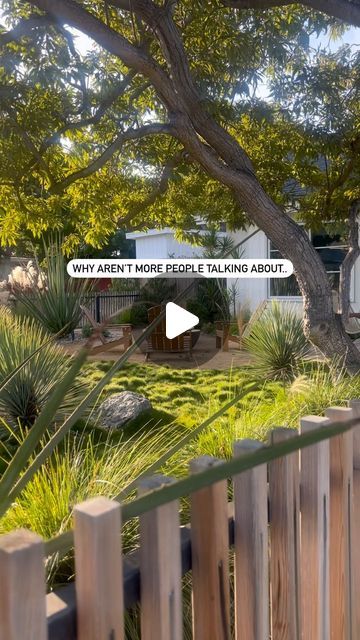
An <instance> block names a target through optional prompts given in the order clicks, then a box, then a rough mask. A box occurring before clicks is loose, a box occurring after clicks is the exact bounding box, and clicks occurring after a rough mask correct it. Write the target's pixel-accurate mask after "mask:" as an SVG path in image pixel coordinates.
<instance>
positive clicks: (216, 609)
mask: <svg viewBox="0 0 360 640" xmlns="http://www.w3.org/2000/svg"><path fill="white" fill-rule="evenodd" d="M214 464H219V460H216V459H215V458H211V457H210V456H203V457H201V458H198V459H196V460H192V461H191V463H190V470H191V471H192V473H198V472H200V471H203V470H205V469H208V468H209V467H211V466H213V465H214ZM190 502H191V546H192V579H193V635H194V640H209V638H211V639H212V640H230V587H229V556H228V554H229V533H228V512H227V509H228V505H227V482H226V481H222V482H218V483H216V484H214V485H212V486H210V487H206V488H205V489H201V490H200V491H196V492H195V493H193V494H192V495H191V498H190Z"/></svg>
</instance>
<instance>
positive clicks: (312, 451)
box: [300, 416, 330, 640]
mask: <svg viewBox="0 0 360 640" xmlns="http://www.w3.org/2000/svg"><path fill="white" fill-rule="evenodd" d="M328 424H329V419H328V418H321V417H318V416H306V417H304V418H302V419H301V420H300V431H301V433H308V432H309V431H313V430H314V429H319V428H320V427H322V426H326V425H328ZM300 456H301V481H300V487H301V492H300V496H301V500H300V509H301V597H302V598H301V599H302V610H301V611H302V633H303V640H314V638H317V639H318V640H328V639H329V637H330V584H329V579H330V578H329V550H330V549H329V538H330V504H329V502H330V446H329V441H328V440H326V441H324V442H320V443H319V444H316V445H313V446H311V447H306V448H305V449H303V450H302V451H301V453H300Z"/></svg>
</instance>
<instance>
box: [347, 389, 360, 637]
mask: <svg viewBox="0 0 360 640" xmlns="http://www.w3.org/2000/svg"><path fill="white" fill-rule="evenodd" d="M349 407H350V409H352V411H353V417H354V418H359V419H360V399H354V400H350V402H349ZM353 491H354V504H353V545H352V556H351V557H352V566H353V569H352V574H353V579H354V582H353V587H354V596H353V600H354V603H355V606H354V608H353V611H354V620H353V623H354V638H355V639H356V638H360V606H359V603H360V544H359V542H358V541H359V540H360V426H359V427H355V428H354V430H353Z"/></svg>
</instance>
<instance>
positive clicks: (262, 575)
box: [234, 440, 269, 640]
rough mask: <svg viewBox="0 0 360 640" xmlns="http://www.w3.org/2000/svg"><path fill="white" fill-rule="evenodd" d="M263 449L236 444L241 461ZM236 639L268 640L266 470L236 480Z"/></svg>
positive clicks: (247, 443) (247, 442)
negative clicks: (253, 452)
mask: <svg viewBox="0 0 360 640" xmlns="http://www.w3.org/2000/svg"><path fill="white" fill-rule="evenodd" d="M263 446H264V445H263V444H261V443H260V442H256V441H255V440H239V441H238V442H235V443H234V455H235V456H237V457H239V456H243V455H246V454H249V453H251V452H252V451H256V450H257V449H259V448H261V447H263ZM234 527H235V531H234V538H235V637H236V639H237V640H242V639H243V638H246V640H268V638H269V556H268V497H267V466H266V465H262V466H260V467H256V468H255V469H251V470H249V471H246V472H245V473H241V474H239V475H237V476H235V477H234Z"/></svg>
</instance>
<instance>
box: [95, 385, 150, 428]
mask: <svg viewBox="0 0 360 640" xmlns="http://www.w3.org/2000/svg"><path fill="white" fill-rule="evenodd" d="M149 409H151V403H150V401H149V400H148V399H147V398H145V397H144V396H141V395H140V394H139V393H134V392H133V391H121V393H114V394H113V395H112V396H109V397H108V398H106V400H104V402H102V403H101V405H100V407H99V411H98V418H99V426H100V427H103V428H104V429H121V427H123V426H124V425H125V424H126V423H127V422H129V420H133V419H134V418H137V417H138V416H139V415H140V414H141V413H144V411H149Z"/></svg>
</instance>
